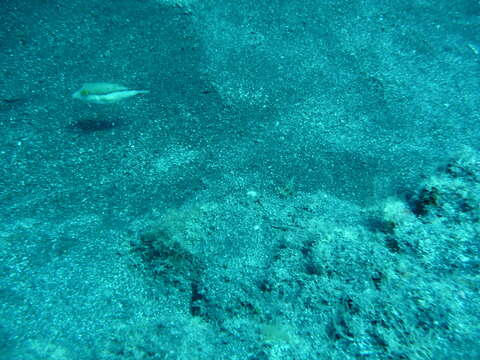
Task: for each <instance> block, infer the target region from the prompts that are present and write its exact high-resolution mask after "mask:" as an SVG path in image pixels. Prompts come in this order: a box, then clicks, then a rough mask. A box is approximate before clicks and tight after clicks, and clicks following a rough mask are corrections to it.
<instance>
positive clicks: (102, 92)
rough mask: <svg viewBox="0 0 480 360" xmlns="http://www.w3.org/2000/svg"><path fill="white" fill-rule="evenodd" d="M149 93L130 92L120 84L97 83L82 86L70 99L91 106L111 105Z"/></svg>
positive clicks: (147, 91)
mask: <svg viewBox="0 0 480 360" xmlns="http://www.w3.org/2000/svg"><path fill="white" fill-rule="evenodd" d="M149 92H150V91H149V90H131V89H128V88H127V87H125V86H123V85H120V84H113V83H106V82H97V83H85V84H83V86H82V87H81V88H80V89H79V90H77V91H75V92H74V93H73V94H72V97H73V98H74V99H77V100H82V101H85V102H88V103H92V104H113V103H116V102H119V101H122V100H125V99H128V98H130V97H132V96H135V95H139V94H148V93H149Z"/></svg>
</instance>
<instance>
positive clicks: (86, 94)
mask: <svg viewBox="0 0 480 360" xmlns="http://www.w3.org/2000/svg"><path fill="white" fill-rule="evenodd" d="M88 94H89V92H88V90H85V89H83V90H80V95H82V96H88Z"/></svg>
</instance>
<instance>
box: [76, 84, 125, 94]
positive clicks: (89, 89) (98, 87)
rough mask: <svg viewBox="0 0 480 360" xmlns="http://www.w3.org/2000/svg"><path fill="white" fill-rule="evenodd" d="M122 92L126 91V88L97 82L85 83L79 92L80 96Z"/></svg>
mask: <svg viewBox="0 0 480 360" xmlns="http://www.w3.org/2000/svg"><path fill="white" fill-rule="evenodd" d="M123 90H127V88H126V87H125V86H123V85H120V84H112V83H105V82H97V83H85V84H83V86H82V88H81V89H80V90H79V91H80V93H81V94H89V95H105V94H109V93H112V92H115V91H123Z"/></svg>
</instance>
